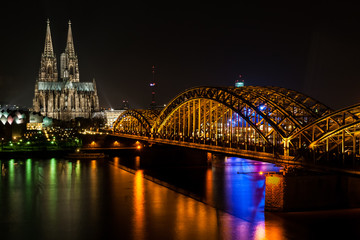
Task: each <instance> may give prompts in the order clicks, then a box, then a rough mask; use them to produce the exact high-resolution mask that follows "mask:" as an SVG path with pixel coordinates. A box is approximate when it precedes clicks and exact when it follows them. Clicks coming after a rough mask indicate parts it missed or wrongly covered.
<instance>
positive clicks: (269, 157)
mask: <svg viewBox="0 0 360 240" xmlns="http://www.w3.org/2000/svg"><path fill="white" fill-rule="evenodd" d="M110 135H112V136H117V137H124V138H130V139H135V140H141V141H147V142H149V143H158V144H169V145H174V146H180V147H187V148H194V149H199V150H204V151H209V152H216V153H223V154H229V155H235V156H240V157H245V158H251V159H257V160H262V161H266V162H272V163H287V164H294V165H298V164H299V162H296V161H293V159H294V157H291V156H284V155H277V156H275V155H274V154H271V153H265V152H255V151H249V150H243V149H234V148H228V147H221V146H214V145H205V144H200V143H190V142H182V141H174V140H167V139H157V138H150V137H145V136H137V135H131V134H124V133H114V134H110Z"/></svg>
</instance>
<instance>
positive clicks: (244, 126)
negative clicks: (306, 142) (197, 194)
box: [151, 87, 330, 155]
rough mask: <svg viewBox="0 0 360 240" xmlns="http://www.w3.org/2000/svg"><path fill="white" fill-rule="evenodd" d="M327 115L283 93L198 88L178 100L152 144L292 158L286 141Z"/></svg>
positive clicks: (320, 107)
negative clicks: (181, 143)
mask: <svg viewBox="0 0 360 240" xmlns="http://www.w3.org/2000/svg"><path fill="white" fill-rule="evenodd" d="M327 112H330V109H329V108H327V107H326V106H325V105H323V104H321V103H319V102H317V101H315V100H313V99H311V98H309V97H308V96H305V95H303V94H301V93H297V92H295V91H291V90H289V91H286V89H282V88H272V87H242V88H233V87H224V88H221V87H196V88H192V89H189V90H186V91H185V92H183V93H181V94H179V95H178V96H176V97H175V98H174V99H173V100H172V101H171V102H170V103H169V104H168V105H167V107H166V108H165V109H164V110H163V111H162V112H161V113H160V114H159V115H158V117H157V118H156V120H155V122H154V125H153V126H152V130H151V132H152V136H153V137H154V138H161V139H167V140H174V141H184V142H190V143H191V142H193V143H202V144H207V145H215V146H223V147H230V148H239V149H245V150H255V151H265V152H274V151H276V152H278V153H283V154H284V155H288V154H289V144H288V141H287V139H288V137H289V136H291V134H292V133H293V132H294V131H296V130H298V129H301V128H302V127H303V126H305V125H306V124H307V123H308V122H311V121H314V120H315V119H316V118H318V117H320V116H322V115H325V114H326V113H327Z"/></svg>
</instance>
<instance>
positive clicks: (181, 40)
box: [0, 0, 360, 109]
mask: <svg viewBox="0 0 360 240" xmlns="http://www.w3.org/2000/svg"><path fill="white" fill-rule="evenodd" d="M237 2H238V3H237V4H231V5H225V4H223V5H219V4H209V3H207V4H194V2H193V3H191V4H186V3H184V2H169V3H168V4H157V3H154V2H152V3H150V2H149V3H147V4H145V3H141V2H136V3H122V2H117V3H118V5H114V4H115V2H113V3H110V2H106V1H102V2H97V3H96V4H92V3H90V2H87V3H86V4H83V3H76V2H74V1H59V2H56V3H49V2H48V1H42V2H30V1H29V2H28V3H25V4H24V3H18V2H14V3H7V5H5V6H2V7H1V14H0V27H1V40H0V43H1V44H0V52H1V58H0V88H1V95H0V102H2V103H13V104H19V105H25V106H28V107H30V106H31V105H32V98H33V94H34V83H35V80H36V77H37V74H38V70H39V66H40V56H41V53H42V51H43V47H44V39H45V30H46V19H47V18H49V19H50V24H51V32H52V38H53V44H54V48H55V52H56V55H57V56H58V57H59V56H60V54H61V52H63V51H64V48H65V43H66V33H67V22H68V20H69V19H70V20H71V21H72V30H73V36H74V41H75V51H76V53H77V55H78V57H79V68H80V81H82V82H85V81H91V80H92V78H95V79H96V81H97V86H98V94H99V96H100V105H101V106H103V107H113V108H118V107H119V106H120V105H121V102H122V100H124V99H126V100H128V101H129V104H130V106H131V107H133V108H147V107H148V106H149V103H150V101H151V91H150V89H149V82H150V80H151V79H152V75H151V66H152V65H156V66H157V67H158V88H157V96H156V98H157V99H156V100H157V102H158V103H162V104H165V103H167V102H168V101H170V100H171V99H172V98H173V97H175V96H176V95H177V94H178V93H180V92H182V91H184V90H185V89H187V88H190V87H193V86H205V85H211V86H232V85H233V84H234V81H235V80H236V79H237V76H238V75H239V74H242V75H243V76H244V79H245V82H246V85H260V86H280V87H285V88H290V89H294V90H297V91H300V92H303V93H305V94H308V95H309V96H311V97H313V98H315V99H317V100H319V101H321V102H323V103H325V104H326V105H328V106H330V107H332V108H334V109H338V108H341V107H345V106H348V105H351V104H355V103H358V102H360V94H359V92H360V81H359V75H360V57H359V56H360V24H359V23H360V15H359V12H360V11H359V10H360V9H359V8H358V7H357V5H356V2H355V1H354V2H353V1H348V2H347V1H333V0H330V1H313V2H311V3H306V2H304V1H296V2H294V1H288V2H287V3H285V4H284V3H281V4H280V3H278V4H276V3H274V2H271V1H268V2H267V3H266V4H264V3H260V2H258V1H237ZM58 61H59V60H58Z"/></svg>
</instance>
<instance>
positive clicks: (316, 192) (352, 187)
mask: <svg viewBox="0 0 360 240" xmlns="http://www.w3.org/2000/svg"><path fill="white" fill-rule="evenodd" d="M295 171H296V170H295ZM294 173H295V172H294ZM324 186H326V187H324ZM359 187H360V178H359V177H353V176H345V175H337V174H319V172H316V173H315V172H314V173H313V172H302V171H300V172H297V173H295V174H292V173H286V174H285V175H283V174H281V173H280V174H279V173H274V174H267V175H266V179H265V211H304V210H319V209H333V208H354V207H359V206H360V193H359V191H357V189H359Z"/></svg>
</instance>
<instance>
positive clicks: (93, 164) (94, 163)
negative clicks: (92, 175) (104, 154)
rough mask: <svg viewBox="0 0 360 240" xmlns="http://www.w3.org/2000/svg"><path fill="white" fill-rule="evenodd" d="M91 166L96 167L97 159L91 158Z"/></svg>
mask: <svg viewBox="0 0 360 240" xmlns="http://www.w3.org/2000/svg"><path fill="white" fill-rule="evenodd" d="M91 168H92V169H96V160H91Z"/></svg>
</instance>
